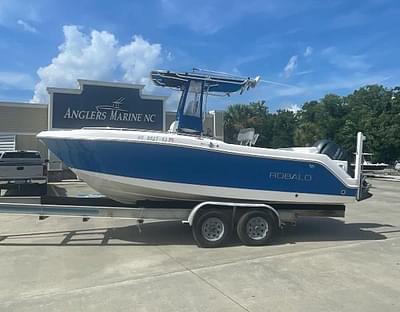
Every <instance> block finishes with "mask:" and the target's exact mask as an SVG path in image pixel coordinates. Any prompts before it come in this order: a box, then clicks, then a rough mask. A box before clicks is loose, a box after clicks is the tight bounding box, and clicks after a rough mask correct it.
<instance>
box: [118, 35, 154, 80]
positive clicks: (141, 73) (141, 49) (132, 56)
mask: <svg viewBox="0 0 400 312" xmlns="http://www.w3.org/2000/svg"><path fill="white" fill-rule="evenodd" d="M160 55H161V45H160V44H151V43H149V42H147V41H146V40H144V39H143V38H142V37H140V36H134V37H133V41H132V42H131V43H130V44H128V45H125V46H123V47H121V48H119V50H118V53H117V57H118V60H119V62H120V66H121V68H122V69H123V70H124V71H125V74H124V76H123V79H124V80H125V81H128V82H135V83H137V82H140V83H142V84H145V85H149V82H150V78H149V71H150V70H151V69H154V67H156V66H157V65H158V64H159V63H160V62H161V56H160Z"/></svg>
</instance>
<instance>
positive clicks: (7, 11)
mask: <svg viewBox="0 0 400 312" xmlns="http://www.w3.org/2000/svg"><path fill="white" fill-rule="evenodd" d="M43 5H44V1H43V0H36V1H34V3H27V1H25V0H0V25H2V26H5V27H15V25H16V24H15V21H17V20H21V21H25V22H27V21H29V22H37V21H39V20H40V18H39V16H40V14H39V11H40V10H41V8H42V7H43Z"/></svg>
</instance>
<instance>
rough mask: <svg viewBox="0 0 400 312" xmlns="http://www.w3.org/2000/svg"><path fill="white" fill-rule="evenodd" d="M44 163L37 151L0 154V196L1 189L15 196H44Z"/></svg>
mask: <svg viewBox="0 0 400 312" xmlns="http://www.w3.org/2000/svg"><path fill="white" fill-rule="evenodd" d="M46 162H47V160H43V159H42V157H41V156H40V153H39V152H37V151H6V152H0V195H1V189H7V190H9V191H11V192H12V193H14V194H16V195H26V194H25V193H28V195H33V194H32V193H34V195H45V194H46V193H47V163H46Z"/></svg>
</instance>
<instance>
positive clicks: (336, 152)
mask: <svg viewBox="0 0 400 312" xmlns="http://www.w3.org/2000/svg"><path fill="white" fill-rule="evenodd" d="M313 147H316V148H317V150H318V153H320V154H325V155H327V156H328V157H329V158H331V159H333V160H343V161H347V172H348V173H349V174H350V175H351V176H353V169H352V168H351V165H350V161H351V159H350V157H349V152H348V151H347V150H346V149H344V148H343V147H341V146H340V145H338V144H336V143H335V142H333V141H330V140H326V139H325V140H318V141H317V142H315V143H314V144H313Z"/></svg>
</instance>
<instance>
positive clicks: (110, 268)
mask: <svg viewBox="0 0 400 312" xmlns="http://www.w3.org/2000/svg"><path fill="white" fill-rule="evenodd" d="M371 183H372V184H373V188H372V192H373V193H374V196H373V197H372V198H371V199H369V200H366V201H363V202H360V203H355V204H352V205H349V206H348V208H347V215H346V218H345V219H344V220H342V219H332V218H330V219H320V218H314V219H313V218H307V219H301V220H300V221H299V222H298V224H297V226H296V227H290V228H287V229H285V230H284V231H283V233H282V234H281V235H280V237H279V238H278V239H277V240H276V242H275V243H274V244H273V245H272V246H264V247H245V246H241V245H239V244H238V243H236V242H234V241H233V242H232V244H230V246H227V247H224V248H218V249H201V248H198V247H197V246H196V245H195V243H194V241H193V239H192V235H191V230H190V228H189V227H188V226H186V225H183V224H180V223H179V222H148V223H145V224H143V225H142V226H141V227H140V229H139V228H138V226H137V225H135V224H132V221H129V220H111V219H91V220H89V221H88V222H85V223H83V222H81V221H80V219H76V218H56V217H51V218H48V219H46V220H44V221H39V220H38V219H37V218H35V217H32V216H11V215H0V311H30V312H32V311H400V299H399V298H400V183H399V182H389V181H381V180H371ZM81 188H82V186H79V187H77V188H75V189H74V190H73V191H72V192H75V193H79V192H81ZM60 190H62V187H60V188H59V189H58V191H60Z"/></svg>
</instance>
